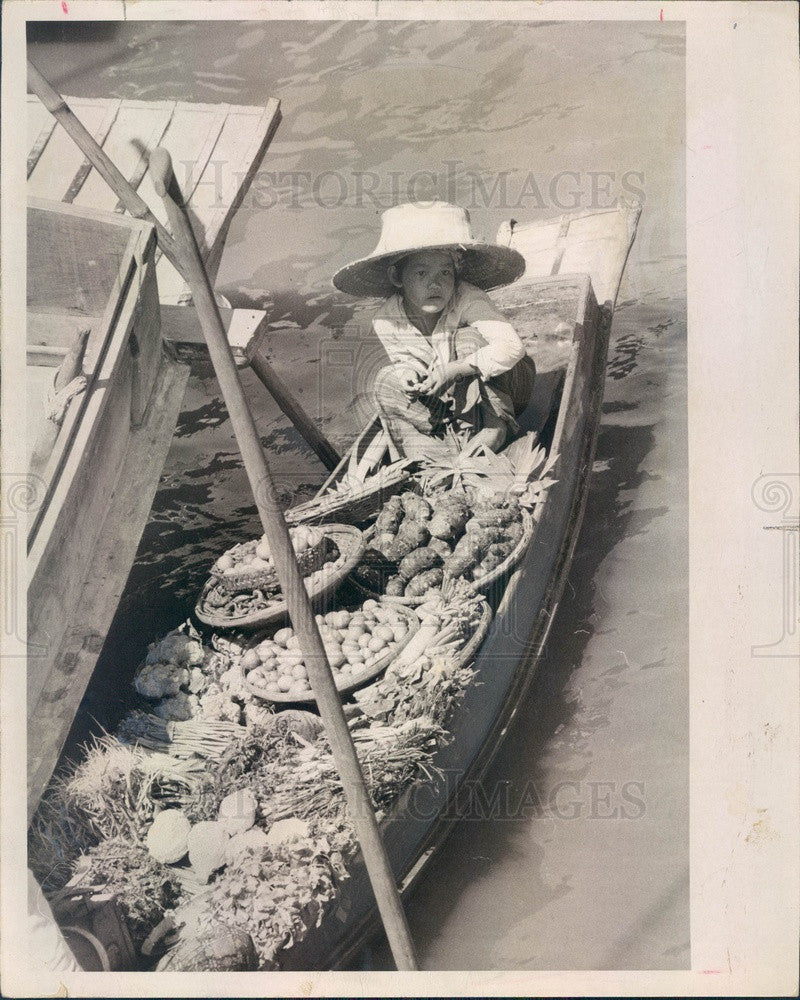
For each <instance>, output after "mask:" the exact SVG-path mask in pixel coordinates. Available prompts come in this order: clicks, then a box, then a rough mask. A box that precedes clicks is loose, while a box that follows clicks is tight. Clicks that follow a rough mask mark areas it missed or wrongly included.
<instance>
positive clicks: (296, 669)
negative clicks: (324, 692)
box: [292, 663, 308, 681]
mask: <svg viewBox="0 0 800 1000" xmlns="http://www.w3.org/2000/svg"><path fill="white" fill-rule="evenodd" d="M292 677H295V678H296V679H297V680H299V681H301V680H303V679H304V678H305V677H308V671H307V670H306V668H305V666H303V664H302V663H296V664H295V665H294V666H293V667H292Z"/></svg>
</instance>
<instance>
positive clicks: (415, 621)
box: [30, 588, 488, 969]
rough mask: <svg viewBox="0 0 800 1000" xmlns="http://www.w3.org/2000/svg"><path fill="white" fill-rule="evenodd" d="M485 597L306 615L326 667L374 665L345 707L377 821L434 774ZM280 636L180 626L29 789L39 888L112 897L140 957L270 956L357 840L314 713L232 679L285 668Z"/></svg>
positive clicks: (200, 962)
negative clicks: (381, 674)
mask: <svg viewBox="0 0 800 1000" xmlns="http://www.w3.org/2000/svg"><path fill="white" fill-rule="evenodd" d="M487 610H488V609H487V606H486V604H485V602H483V601H482V599H478V598H476V597H475V595H474V594H472V593H467V591H465V590H463V589H462V590H458V589H457V588H455V589H454V588H451V590H450V597H449V599H448V600H445V599H443V598H441V596H440V597H437V598H436V599H435V600H432V601H430V602H428V604H426V605H424V606H423V607H422V608H420V609H419V611H420V613H421V616H422V626H421V627H420V625H419V621H420V618H419V617H418V614H417V613H416V612H414V611H411V610H410V609H407V608H402V607H397V606H392V605H384V604H381V603H379V602H376V601H373V600H368V601H365V602H364V604H363V605H362V606H361V607H357V608H354V609H352V610H341V611H336V612H330V613H328V614H327V615H325V616H318V619H317V620H318V623H319V625H320V629H321V631H322V634H323V639H324V641H325V643H326V647H327V649H328V653H329V655H330V657H331V661H332V663H334V664H335V665H337V669H338V671H339V675H340V677H342V676H343V677H346V676H348V674H347V671H346V670H345V667H348V668H349V671H350V673H349V676H350V677H351V678H353V677H354V676H355V673H356V672H357V671H358V670H365V671H369V670H370V669H372V670H375V669H376V664H377V669H380V667H381V661H382V660H386V659H387V658H388V660H389V661H390V668H389V671H388V672H387V675H386V677H385V678H384V679H382V680H380V681H379V682H377V684H376V683H373V684H372V685H370V686H369V687H367V688H364V689H363V690H362V692H361V693H360V694H359V701H358V703H356V704H351V706H350V711H349V712H348V715H349V716H350V726H351V731H352V733H353V739H354V742H355V745H356V750H357V753H358V757H359V760H360V761H361V764H362V767H363V770H364V775H365V778H366V781H367V788H368V791H369V794H370V797H371V800H372V803H373V806H374V808H375V809H376V810H377V812H378V815H379V816H381V815H383V814H384V813H385V812H386V810H388V809H389V808H390V807H391V806H392V803H393V802H394V801H395V800H396V799H397V797H398V796H399V795H400V793H401V792H403V790H404V789H406V788H407V787H408V786H409V785H410V784H411V783H413V782H415V781H419V780H426V779H429V778H430V777H431V776H432V775H433V774H434V773H435V768H434V764H433V754H434V753H435V751H436V748H437V747H438V746H440V745H441V744H442V743H443V741H444V740H445V739H446V738H447V734H446V731H445V729H444V726H445V725H446V721H447V715H448V712H449V710H450V709H451V708H452V706H453V705H454V703H455V701H456V700H457V699H458V697H460V695H461V694H462V693H463V690H464V689H465V687H466V685H467V684H468V683H469V681H470V680H471V678H472V671H471V670H470V669H469V667H468V664H467V663H465V662H464V660H463V657H462V656H461V653H462V651H463V649H464V647H465V645H466V643H468V642H469V640H470V639H471V638H472V637H474V635H475V629H476V628H478V627H480V626H481V623H482V622H483V621H484V620H486V614H487ZM265 642H266V643H267V644H266V645H265V644H264V643H265ZM412 644H413V645H412ZM422 645H424V646H425V649H424V650H423V649H422V648H421V647H422ZM296 647H297V642H296V639H295V638H294V635H293V633H292V632H291V630H286V629H284V630H279V631H278V632H276V633H275V634H274V635H273V636H271V638H270V639H269V640H268V641H267V640H263V641H262V642H261V643H258V644H257V645H255V646H251V647H250V648H248V647H247V644H246V643H245V644H243V643H241V642H240V641H237V640H232V639H224V638H221V637H213V638H212V640H211V645H205V644H204V643H203V641H202V640H201V637H200V636H199V634H198V633H197V632H196V631H195V630H194V629H193V628H192V627H191V626H190V625H188V623H187V624H185V625H183V626H181V627H180V628H179V629H176V630H175V631H174V632H171V633H170V634H169V635H167V636H166V637H165V638H164V639H163V640H161V642H159V643H156V644H154V645H153V646H152V647H151V648H150V650H149V651H148V654H147V656H146V659H145V662H144V663H143V665H142V667H141V668H140V670H139V672H138V673H137V675H136V678H135V686H136V689H137V691H138V692H139V694H140V695H141V697H142V703H143V704H145V703H149V708H150V710H149V711H145V710H143V709H142V708H139V709H136V710H135V711H133V712H131V713H130V714H129V715H128V716H127V717H126V718H125V719H124V720H123V721H122V723H121V724H120V726H119V728H118V730H117V733H116V734H115V735H113V736H110V735H107V736H103V737H102V738H100V739H98V740H95V742H94V743H93V744H92V745H91V746H89V747H88V748H87V749H86V757H85V760H84V761H83V762H82V763H81V764H80V765H79V766H77V767H75V768H73V769H72V770H71V771H70V772H69V773H68V774H65V775H63V776H62V777H61V778H60V779H59V780H58V781H56V782H54V783H53V784H52V785H51V787H50V788H49V789H48V791H47V793H46V794H45V796H44V798H43V801H42V804H41V807H40V809H39V812H38V813H37V817H36V819H35V821H34V824H33V826H32V833H31V845H30V847H31V864H32V867H33V869H34V872H35V874H36V875H37V877H38V878H39V879H40V881H41V882H42V884H43V886H44V887H45V889H46V891H48V892H49V893H52V892H53V891H54V890H58V889H60V888H61V887H62V886H64V885H66V884H67V882H69V884H70V889H71V890H75V889H80V888H81V887H97V886H104V887H107V889H108V891H110V892H113V893H114V894H115V895H117V896H118V899H119V903H120V906H121V908H122V911H123V913H124V914H125V915H126V916H127V918H128V921H129V923H130V925H131V929H132V932H133V938H134V941H135V943H136V945H137V948H139V950H140V955H141V962H142V967H143V968H145V967H153V966H154V965H155V964H156V963H158V965H157V967H158V968H164V969H193V968H198V969H199V968H206V969H211V968H230V969H232V968H256V967H258V968H262V969H265V968H272V967H275V965H276V963H277V962H279V957H280V951H281V949H282V948H285V947H288V946H290V945H291V943H292V942H294V941H297V940H300V939H301V938H302V937H303V936H304V935H305V934H306V933H308V929H309V928H310V927H311V926H313V925H314V924H315V923H317V922H318V921H319V920H320V919H321V918H322V916H323V915H324V913H325V912H326V911H327V909H329V907H330V906H331V905H332V903H333V901H334V900H335V899H336V897H337V894H338V892H339V886H340V883H341V881H342V879H344V878H346V877H347V869H348V866H349V865H350V863H351V862H352V861H353V859H354V857H355V856H356V854H357V844H356V839H355V834H354V831H353V828H352V825H351V823H350V820H349V817H348V813H347V808H346V804H345V797H344V791H343V788H342V785H341V782H340V779H339V775H338V772H337V769H336V766H335V764H334V759H333V755H332V753H331V750H330V747H329V745H328V742H327V739H326V737H325V735H324V733H323V732H322V727H321V723H320V720H319V717H318V716H316V715H314V714H312V713H309V712H301V711H297V710H295V709H289V710H284V711H280V712H275V711H274V710H273V709H272V708H271V707H269V706H267V705H265V704H264V702H263V701H262V700H261V699H260V698H259V697H257V696H255V695H253V694H252V692H251V691H249V690H248V685H247V683H246V682H247V681H248V680H249V679H250V678H251V677H252V675H253V674H254V673H255V672H256V671H261V673H262V675H263V676H266V675H267V670H266V668H267V667H268V666H269V667H270V668H271V667H272V665H273V664H274V665H275V667H276V668H277V665H278V663H279V662H280V661H281V660H283V661H284V663H283V666H284V667H285V666H287V665H288V664H289V663H292V670H295V668H296V667H297V666H298V663H297V662H296V660H297V657H298V653H297V652H296ZM404 651H408V655H405V656H404V655H403V654H404ZM397 654H399V655H397ZM256 661H257V662H256ZM270 672H271V669H270ZM275 673H278V671H277V669H276V670H275ZM298 673H299V671H298ZM279 676H282V675H279ZM297 680H302V678H294V681H297ZM267 683H277V681H273V680H272V679H270V680H269V681H268V682H267ZM284 685H285V682H284ZM378 685H379V686H378ZM279 690H280V686H279ZM290 690H291V688H290ZM304 690H305V688H304ZM378 702H380V706H379V705H378ZM187 706H188V709H189V711H186V708H187ZM221 706H229V707H227V708H225V707H222V708H221ZM230 706H232V708H231V707H230ZM184 716H188V718H184ZM165 919H166V923H165ZM162 925H163V926H162ZM164 927H168V928H170V929H171V930H170V931H169V933H167V932H165V931H164ZM209 935H210V936H209ZM212 942H216V943H215V944H214V946H213V947H212ZM223 944H224V945H225V947H223ZM166 947H169V950H168V951H167V952H166V954H164V949H165V948H166ZM211 952H214V954H211ZM217 952H219V954H217ZM223 952H224V954H223Z"/></svg>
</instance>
